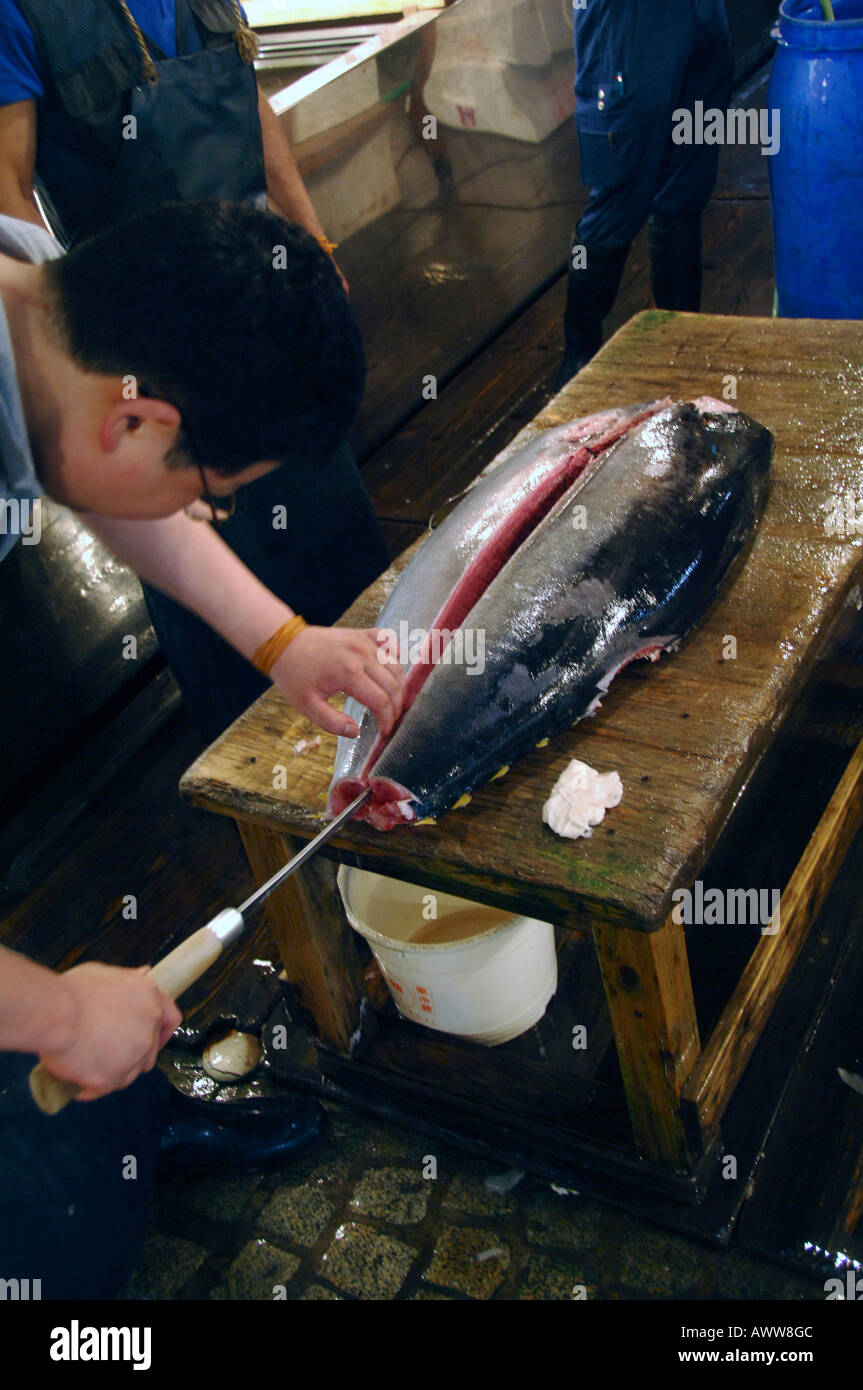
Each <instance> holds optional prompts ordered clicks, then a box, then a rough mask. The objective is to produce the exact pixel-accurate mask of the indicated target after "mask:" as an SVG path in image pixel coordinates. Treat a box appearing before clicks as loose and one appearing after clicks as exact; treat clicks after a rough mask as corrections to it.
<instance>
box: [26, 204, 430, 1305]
mask: <svg viewBox="0 0 863 1390" xmlns="http://www.w3.org/2000/svg"><path fill="white" fill-rule="evenodd" d="M274 244H279V245H282V246H283V247H284V252H285V254H284V257H283V259H282V260H280V261H279V263H278V266H276V265H274V262H273V254H272V248H273V245H274ZM106 305H108V306H110V310H109V311H107V312H106V308H105V306H106ZM261 333H264V334H265V335H267V337H268V339H269V340H270V341H271V342H272V343H273V344H274V345H275V346H274V348H273V350H272V351H271V352H270V353H268V354H260V353H256V352H254V350H253V349H254V345H255V343H256V342H257V341H258V338H259V335H260V334H261ZM130 375H131V376H132V377H133V379H134V380H135V382H136V383H137V390H136V392H135V393H134V394H133V395H132V396H130V395H129V393H128V391H127V389H126V385H127V382H128V379H129V376H130ZM362 386H363V354H362V344H361V341H360V336H359V331H358V329H357V326H356V323H355V321H354V318H353V314H352V312H351V309H350V305H349V302H348V300H347V298H346V296H345V294H344V291H343V289H342V286H341V283H340V281H339V278H338V275H337V272H336V270H335V267H334V266H333V263H332V261H331V260H330V258H329V257H328V256H327V255H326V254H325V253H324V252H323V251H322V250H321V248H320V247H319V246H317V245H316V243H315V241H314V240H313V239H312V238H311V237H310V236H309V235H308V234H307V233H305V232H304V231H303V230H302V229H301V228H299V227H297V226H295V225H288V224H286V223H285V222H283V221H282V220H281V219H280V218H278V217H276V216H275V214H273V213H271V212H267V211H263V210H259V209H256V208H254V207H253V206H251V205H249V204H242V203H226V202H214V201H200V202H188V203H175V204H171V205H169V206H167V207H164V208H162V209H159V210H157V211H154V212H149V213H144V214H142V215H140V216H138V217H136V218H134V219H132V220H131V221H129V222H127V223H125V224H124V225H123V226H122V227H120V228H111V229H109V230H107V231H103V232H101V233H98V234H96V235H94V236H92V237H91V238H89V239H87V240H85V241H82V242H81V243H79V244H78V245H77V246H76V247H75V248H74V249H73V250H71V251H70V252H69V253H68V254H66V255H63V254H62V253H61V250H60V247H59V246H58V245H57V243H56V242H55V241H54V240H53V239H52V238H51V237H50V236H49V234H48V233H47V232H46V231H44V230H42V229H40V228H37V227H35V226H33V224H32V223H31V222H29V221H27V222H24V221H17V220H14V219H11V218H7V217H3V216H2V215H0V503H2V510H3V515H4V530H3V533H2V535H0V559H2V558H3V557H4V556H5V555H6V554H8V553H9V551H10V549H11V547H12V546H13V545H14V544H15V542H16V539H17V536H16V533H15V529H14V524H15V518H16V517H17V519H18V525H19V533H20V525H21V518H22V512H23V508H22V504H23V503H27V504H28V506H30V505H32V504H34V503H35V504H38V499H39V497H41V496H42V495H44V494H47V495H49V496H51V497H52V498H54V499H55V500H56V501H58V502H60V503H61V504H64V505H66V506H68V507H71V508H73V509H74V510H76V511H78V512H80V513H81V514H82V515H83V516H84V517H85V519H86V523H87V525H88V526H89V527H90V528H91V529H92V530H93V531H94V532H95V533H96V534H97V535H98V536H100V537H101V538H102V539H103V540H104V541H105V543H106V544H107V545H109V546H110V547H111V549H112V550H113V551H114V552H115V553H116V554H117V555H119V556H120V558H121V559H123V560H125V561H126V562H127V563H128V564H129V565H131V566H132V568H133V569H135V570H136V571H137V572H138V573H140V574H143V575H145V576H146V577H147V579H148V580H149V581H150V582H151V583H152V584H153V585H158V586H159V588H160V590H162V591H163V592H165V593H167V594H169V595H171V596H172V597H173V599H174V600H175V601H176V602H177V603H181V604H183V605H186V606H188V607H189V608H190V609H191V610H192V611H193V612H195V613H196V614H197V615H198V616H199V618H200V619H201V620H202V621H204V622H207V623H209V624H211V625H212V626H213V627H214V628H215V629H216V630H217V631H218V632H219V633H220V634H221V635H222V637H223V639H224V640H225V641H226V642H228V643H230V644H231V645H232V647H234V648H235V649H236V651H237V653H238V657H239V658H240V659H245V660H248V661H255V660H258V661H259V664H264V663H263V662H261V660H260V658H259V653H260V652H262V651H265V652H266V653H267V664H268V666H269V675H270V678H271V679H272V680H273V682H274V683H275V684H276V686H277V687H278V688H279V689H280V690H281V691H282V693H283V694H284V695H285V697H286V698H287V699H288V700H289V701H290V703H291V704H293V705H294V706H295V707H296V708H297V709H300V710H303V711H304V712H305V713H306V714H307V715H308V716H309V718H311V719H312V720H313V721H315V722H316V723H318V724H320V725H321V727H323V728H325V729H328V730H330V731H331V732H333V733H341V734H348V735H350V734H352V733H356V731H357V729H356V724H355V723H354V722H353V721H352V720H351V719H350V718H348V716H346V715H345V714H343V713H341V712H339V711H338V710H337V709H335V708H334V707H333V706H332V705H330V704H329V696H330V695H332V694H333V693H335V692H336V691H337V690H344V691H346V692H348V693H350V694H353V695H354V696H355V697H356V698H357V699H358V700H360V701H361V702H362V703H364V704H366V705H368V707H369V708H370V709H371V710H372V711H373V712H374V714H375V717H376V718H377V720H378V722H379V724H380V725H381V728H382V729H384V730H385V731H386V730H389V729H391V728H392V727H393V725H394V723H395V721H396V720H397V718H398V716H399V714H400V712H401V707H402V700H403V693H404V690H403V687H404V682H403V678H402V675H401V670H400V668H398V667H396V666H393V665H388V664H387V663H386V661H384V660H382V659H381V656H382V652H381V648H380V646H379V644H378V642H377V640H376V633H375V632H374V631H369V632H366V631H355V630H351V629H343V628H324V627H313V626H307V625H306V624H305V623H304V622H303V620H302V619H301V618H299V616H298V615H296V614H295V613H294V612H292V610H291V609H290V608H289V607H288V606H287V605H286V604H285V603H284V601H283V600H281V599H279V598H278V597H277V596H276V595H275V594H273V593H271V592H270V591H269V590H267V589H266V588H265V587H264V586H263V585H262V584H261V583H260V581H259V580H258V579H257V578H256V577H255V576H254V575H253V574H252V573H251V572H250V571H249V570H247V569H246V568H245V566H244V565H243V564H242V562H241V561H240V560H239V559H238V558H237V557H236V555H234V554H233V553H232V552H231V551H230V550H229V548H228V547H227V546H226V545H225V544H224V543H223V541H222V540H221V539H220V537H219V535H218V534H217V532H216V530H215V529H213V528H212V527H210V526H202V525H199V524H197V523H196V522H194V521H192V520H191V519H190V518H189V517H188V516H186V515H185V514H184V509H185V508H187V507H189V506H191V505H192V504H194V503H195V502H196V501H197V500H198V499H199V498H200V495H201V492H202V490H203V492H204V493H205V494H207V493H210V492H216V493H218V494H219V495H220V496H221V495H225V494H228V493H231V494H232V493H233V492H234V491H235V490H237V489H239V488H242V487H245V486H248V485H249V484H252V485H254V480H255V479H257V478H259V477H262V476H265V475H269V474H274V473H275V472H277V471H278V472H280V473H281V475H282V476H283V478H284V495H285V496H286V498H287V500H288V505H290V504H291V498H292V493H293V487H294V482H295V479H296V478H297V477H299V478H301V479H304V478H305V477H306V476H307V472H308V470H309V469H310V468H311V469H314V467H315V466H325V465H320V464H319V463H318V460H319V459H320V457H321V456H322V455H323V457H324V458H325V457H326V456H327V454H328V453H329V452H330V451H331V450H332V449H333V448H335V446H336V445H337V444H338V442H339V440H340V439H341V438H342V437H343V435H344V433H345V432H346V430H347V429H348V428H349V427H350V424H351V422H352V421H353V418H354V416H355V413H356V411H357V409H358V407H359V402H360V398H361V394H362ZM319 445H320V449H319V447H318V446H319ZM179 1021H180V1014H179V1012H178V1010H177V1008H176V1006H175V1005H174V1004H173V1003H172V1002H171V1000H169V999H168V998H167V997H166V996H165V995H163V994H162V993H161V992H160V991H159V990H158V989H157V988H156V986H155V985H154V984H153V983H152V981H151V980H150V979H148V975H147V971H146V970H127V969H118V968H115V967H111V966H107V965H103V964H101V963H96V962H88V963H86V964H82V965H79V966H76V967H75V968H74V969H72V970H69V971H67V972H66V973H64V974H57V973H55V972H54V971H51V970H47V969H45V968H44V967H43V966H41V965H39V964H38V963H36V962H35V961H30V960H27V959H26V958H24V957H23V956H21V955H18V954H16V953H15V952H12V951H9V950H7V949H5V948H3V947H0V1049H3V1051H4V1053H5V1055H4V1056H3V1057H2V1059H0V1061H2V1066H0V1278H3V1279H12V1278H18V1279H20V1278H28V1279H31V1280H32V1279H39V1280H41V1286H42V1297H43V1298H106V1297H113V1296H115V1295H116V1294H117V1293H118V1292H119V1291H120V1290H121V1289H122V1288H123V1287H124V1285H125V1283H126V1281H127V1280H128V1278H129V1275H130V1274H131V1272H132V1270H133V1269H134V1266H135V1263H136V1261H137V1257H138V1254H139V1252H140V1248H141V1244H142V1243H143V1239H144V1236H145V1234H146V1228H147V1220H148V1213H149V1207H150V1200H151V1196H152V1191H153V1183H154V1176H155V1172H156V1167H157V1164H159V1165H160V1166H161V1168H162V1170H163V1171H164V1169H165V1165H167V1169H168V1171H170V1172H173V1173H182V1172H187V1171H192V1170H193V1171H200V1170H202V1169H207V1168H209V1169H212V1168H220V1167H225V1166H231V1165H232V1164H240V1165H243V1166H258V1165H261V1164H264V1163H271V1162H274V1161H275V1162H278V1161H283V1160H284V1159H286V1158H288V1157H290V1156H291V1155H292V1154H294V1153H297V1152H299V1151H300V1150H302V1149H304V1148H305V1147H307V1146H308V1145H309V1144H310V1143H312V1142H314V1140H315V1139H316V1138H317V1137H318V1136H319V1135H320V1133H321V1131H322V1126H323V1122H324V1114H323V1111H322V1109H321V1107H320V1106H319V1105H318V1104H317V1102H316V1101H314V1100H312V1099H310V1098H303V1097H299V1096H297V1097H293V1098H291V1099H290V1100H289V1101H288V1102H287V1104H285V1105H280V1104H277V1105H276V1106H271V1107H264V1106H262V1105H260V1104H251V1105H243V1104H240V1105H231V1106H225V1105H219V1104H218V1103H212V1104H210V1105H209V1106H208V1105H206V1104H203V1103H198V1102H194V1101H190V1100H185V1099H184V1098H182V1097H180V1096H179V1095H178V1094H177V1093H176V1092H174V1091H173V1090H172V1088H171V1087H170V1085H169V1084H168V1082H167V1081H166V1080H165V1078H164V1077H163V1076H162V1075H161V1073H153V1074H151V1075H144V1074H143V1073H149V1072H150V1070H151V1069H152V1067H153V1064H154V1062H155V1059H156V1054H157V1052H158V1050H159V1048H160V1047H161V1045H162V1044H163V1043H164V1042H165V1040H166V1039H167V1037H168V1036H170V1034H171V1033H172V1032H173V1031H174V1029H175V1028H176V1026H177V1024H178V1023H179ZM16 1054H17V1055H16ZM36 1057H39V1058H40V1059H41V1060H42V1061H44V1062H45V1063H46V1065H47V1066H48V1067H49V1069H50V1070H51V1071H52V1072H53V1073H54V1074H55V1075H56V1076H59V1077H62V1078H66V1079H68V1080H71V1081H74V1082H75V1083H76V1084H78V1085H79V1086H80V1087H82V1088H83V1089H82V1095H81V1098H80V1100H81V1101H82V1102H86V1101H93V1102H94V1103H93V1104H85V1103H79V1102H75V1103H74V1104H72V1105H70V1106H69V1107H68V1108H67V1110H66V1111H64V1112H63V1113H62V1114H61V1115H59V1116H56V1117H46V1116H43V1115H41V1114H40V1113H39V1112H37V1111H36V1109H35V1107H34V1105H33V1103H32V1101H31V1100H30V1097H29V1094H28V1090H27V1073H28V1072H29V1069H30V1067H31V1066H32V1064H33V1061H34V1059H35V1058H36ZM133 1083H134V1084H133ZM125 1088H129V1089H125Z"/></svg>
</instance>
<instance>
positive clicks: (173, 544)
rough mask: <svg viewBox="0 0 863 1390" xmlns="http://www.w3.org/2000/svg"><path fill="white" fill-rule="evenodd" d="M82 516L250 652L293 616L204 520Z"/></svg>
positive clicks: (160, 585) (145, 574) (153, 579)
mask: <svg viewBox="0 0 863 1390" xmlns="http://www.w3.org/2000/svg"><path fill="white" fill-rule="evenodd" d="M84 521H85V523H86V525H87V526H89V527H90V529H91V530H93V531H95V532H96V534H97V535H98V536H99V537H100V538H101V539H102V540H103V541H104V542H105V544H106V545H107V546H109V547H110V549H111V550H113V552H114V554H115V555H117V556H119V558H120V559H121V560H124V561H125V563H126V564H128V565H129V566H130V567H131V568H132V569H133V570H135V572H136V574H139V575H140V576H141V578H142V579H145V580H146V581H147V583H148V584H152V585H153V587H154V588H156V589H160V590H161V591H162V593H164V594H167V595H168V596H169V597H170V598H173V599H176V601H177V602H178V603H181V604H183V606H184V607H185V608H189V609H190V610H191V611H192V612H193V613H196V614H197V615H198V617H199V618H202V619H203V621H204V622H205V623H207V624H209V626H210V627H212V628H214V629H215V631H216V632H218V633H220V634H221V635H222V637H224V639H225V641H226V642H229V643H230V644H231V646H232V647H235V648H236V650H237V651H238V652H241V653H242V655H243V656H245V657H246V658H250V657H251V656H253V655H254V653H255V652H256V651H257V649H258V647H260V645H261V643H262V642H265V641H266V640H267V638H268V637H270V636H272V634H273V633H274V632H275V630H276V628H278V627H279V626H280V625H281V624H282V623H284V622H286V621H287V619H288V618H290V617H291V616H292V613H291V609H290V608H289V607H288V605H287V604H286V603H283V602H282V600H281V599H280V598H277V597H276V595H275V594H274V593H272V592H271V591H270V590H269V589H268V588H266V586H265V585H264V584H262V583H261V582H260V580H259V579H256V578H255V576H254V575H253V574H252V572H251V570H250V569H248V568H247V567H246V566H245V565H244V564H243V562H242V560H239V559H238V558H237V556H236V555H235V554H234V553H233V551H232V550H230V549H229V548H228V546H227V545H225V542H224V541H223V540H222V539H221V537H220V536H218V535H217V534H216V532H215V531H214V529H213V528H212V526H210V525H209V524H208V523H206V522H201V521H191V520H190V519H189V518H188V517H187V516H185V515H184V514H183V513H182V512H178V513H177V514H176V515H175V516H169V517H165V518H164V519H163V520H161V521H122V520H119V519H118V518H116V517H107V516H96V515H94V514H92V513H91V514H88V515H87V516H85V517H84Z"/></svg>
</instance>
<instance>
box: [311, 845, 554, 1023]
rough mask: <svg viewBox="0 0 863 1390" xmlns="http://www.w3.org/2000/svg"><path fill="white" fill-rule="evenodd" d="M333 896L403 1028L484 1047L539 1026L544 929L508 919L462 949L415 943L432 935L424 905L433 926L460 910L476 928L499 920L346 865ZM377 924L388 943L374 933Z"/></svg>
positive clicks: (550, 931) (547, 977) (549, 942)
mask: <svg viewBox="0 0 863 1390" xmlns="http://www.w3.org/2000/svg"><path fill="white" fill-rule="evenodd" d="M339 890H340V892H341V895H342V901H343V903H344V905H345V912H346V913H347V916H348V920H349V921H350V923H351V925H352V926H353V928H354V929H355V931H358V932H359V934H360V936H363V937H365V939H366V941H368V943H369V945H370V946H371V948H372V951H373V953H374V956H375V959H376V961H377V962H378V965H379V966H380V968H381V971H382V973H383V976H384V979H385V980H386V982H387V984H388V986H389V990H390V993H391V995H392V997H393V999H394V1000H395V1002H396V1005H397V1007H398V1010H399V1012H400V1013H401V1014H402V1015H403V1016H404V1017H405V1018H409V1019H411V1020H413V1021H414V1022H415V1023H423V1024H425V1025H426V1027H428V1028H436V1029H438V1030H439V1031H440V1032H443V1033H456V1034H458V1035H459V1036H460V1037H463V1038H472V1039H473V1040H474V1041H475V1042H482V1043H487V1044H490V1045H491V1044H495V1043H503V1042H508V1041H509V1039H510V1038H517V1037H518V1035H519V1034H520V1033H524V1032H526V1031H527V1029H528V1028H532V1027H533V1025H534V1024H535V1023H537V1022H538V1021H539V1020H540V1019H541V1018H542V1016H543V1014H544V1013H545V1011H546V1008H547V1007H548V1002H549V1000H550V999H551V997H552V995H553V994H554V992H555V990H556V989H557V955H556V952H555V946H554V927H553V926H552V925H551V923H549V922H537V921H535V920H534V919H533V918H531V917H516V916H512V917H510V918H509V919H508V920H506V921H504V922H500V923H499V924H497V925H492V926H490V927H488V928H485V929H482V930H480V931H478V932H477V933H476V934H473V935H470V936H467V937H464V938H463V939H462V940H457V941H447V942H426V943H416V942H413V941H411V937H412V936H414V935H415V934H416V933H418V932H422V931H428V930H430V929H431V922H430V921H429V915H430V911H431V906H430V904H431V900H432V899H433V900H434V905H435V909H436V914H437V915H436V918H434V919H433V920H434V921H435V922H437V923H438V924H441V925H442V924H444V923H445V922H446V920H447V918H448V917H452V916H453V915H454V914H455V913H463V912H464V911H465V910H470V911H471V915H472V916H473V913H476V914H477V920H481V917H482V915H483V914H488V917H489V921H490V922H492V923H496V922H498V919H499V916H500V914H499V913H497V912H496V911H495V909H493V908H484V907H482V906H481V905H480V904H478V903H472V902H469V901H468V900H467V899H466V898H457V897H454V896H453V895H452V894H450V893H431V891H430V890H429V889H427V888H421V887H419V885H417V884H414V883H403V882H402V881H401V880H400V879H394V878H384V877H383V876H382V875H381V874H373V873H367V872H365V871H364V870H362V869H351V868H348V867H347V866H346V865H343V866H342V867H341V869H339ZM375 901H376V902H377V911H376V908H375ZM384 906H385V909H386V910H385V912H383V910H382V909H383V907H384ZM382 915H383V916H385V918H386V923H387V930H386V934H384V933H383V932H382V931H380V930H379V929H378V927H379V926H380V925H381V921H380V919H381V916H382ZM376 917H377V920H378V926H376V925H375V919H376ZM444 930H445V927H444Z"/></svg>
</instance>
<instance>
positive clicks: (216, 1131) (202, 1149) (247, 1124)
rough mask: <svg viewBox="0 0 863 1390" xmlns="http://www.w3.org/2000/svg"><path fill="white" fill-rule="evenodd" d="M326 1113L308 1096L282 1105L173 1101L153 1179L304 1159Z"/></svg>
mask: <svg viewBox="0 0 863 1390" xmlns="http://www.w3.org/2000/svg"><path fill="white" fill-rule="evenodd" d="M326 1125H327V1115H326V1111H325V1110H324V1109H323V1107H322V1106H321V1105H319V1104H318V1102H317V1101H316V1100H315V1099H314V1098H313V1097H311V1096H302V1095H291V1096H288V1097H286V1098H285V1099H284V1100H282V1099H278V1100H270V1099H267V1100H256V1101H237V1102H231V1103H227V1102H224V1101H221V1102H220V1101H205V1100H192V1099H190V1098H189V1097H188V1096H183V1095H181V1094H180V1092H179V1091H174V1092H173V1094H172V1095H171V1098H170V1101H169V1108H168V1123H167V1125H166V1127H165V1129H164V1130H163V1131H162V1142H161V1153H160V1155H159V1161H158V1167H157V1170H156V1174H157V1177H158V1178H159V1179H163V1178H176V1177H184V1176H186V1175H187V1174H192V1173H213V1172H223V1171H224V1170H225V1169H231V1168H270V1167H274V1166H277V1165H280V1164H282V1163H287V1162H288V1161H289V1160H290V1159H292V1158H295V1157H296V1156H297V1155H298V1154H301V1153H305V1151H306V1149H309V1148H311V1146H312V1145H313V1144H315V1143H316V1142H317V1141H318V1140H319V1139H320V1138H321V1136H322V1134H323V1133H324V1131H325V1129H326Z"/></svg>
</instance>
